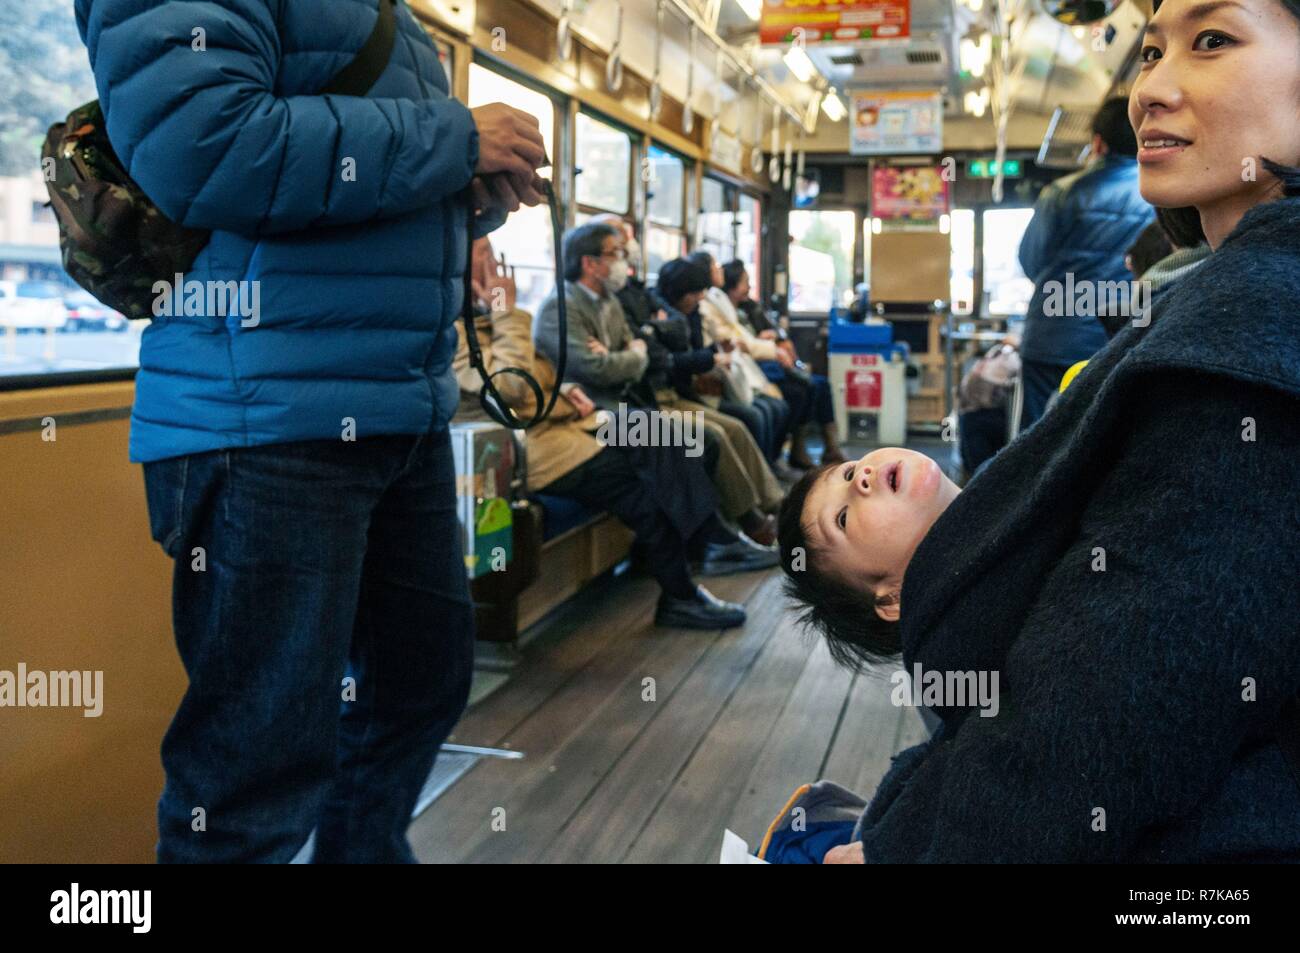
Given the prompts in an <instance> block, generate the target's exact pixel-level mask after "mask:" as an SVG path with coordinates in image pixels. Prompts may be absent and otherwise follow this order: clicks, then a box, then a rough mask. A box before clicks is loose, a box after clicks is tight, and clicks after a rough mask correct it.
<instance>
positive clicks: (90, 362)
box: [0, 3, 147, 381]
mask: <svg viewBox="0 0 1300 953" xmlns="http://www.w3.org/2000/svg"><path fill="white" fill-rule="evenodd" d="M44 7H48V8H49V9H48V10H44V9H43V10H42V12H41V13H39V14H33V15H32V16H30V17H24V20H25V22H26V23H27V25H26V26H20V27H19V29H18V30H16V31H10V32H9V34H8V36H7V41H6V43H5V47H4V48H5V53H6V54H7V57H6V58H7V60H8V61H9V62H8V64H7V67H6V68H5V69H4V70H0V72H4V73H5V74H6V77H7V79H11V80H13V85H12V87H10V86H9V85H8V84H6V90H10V91H11V92H12V95H10V93H9V92H6V94H5V95H4V96H3V97H0V129H3V130H4V134H3V135H0V377H15V376H24V377H25V376H28V375H58V374H64V373H86V372H97V371H123V370H126V371H129V370H130V369H133V368H135V367H136V366H137V365H138V364H139V354H140V334H141V333H142V332H143V331H144V328H145V325H146V324H147V322H145V321H135V322H128V321H127V320H126V318H124V317H123V316H122V315H121V314H119V313H118V312H116V311H114V310H112V309H111V308H107V307H105V306H103V305H101V304H100V303H99V302H98V301H96V300H95V299H94V298H93V297H91V296H90V295H89V294H87V293H86V292H85V291H82V290H81V289H80V288H79V287H77V285H76V283H75V282H73V281H72V279H71V278H69V277H68V275H67V273H66V272H65V271H64V270H63V265H62V257H61V255H60V252H59V229H58V225H57V223H56V221H55V218H54V215H53V213H52V211H51V210H50V209H49V208H47V207H46V203H47V202H48V201H49V193H48V192H47V191H46V188H45V180H44V179H43V178H42V176H41V171H40V166H39V162H40V145H41V141H42V140H43V139H44V138H45V130H46V129H48V128H49V126H50V125H51V124H52V123H55V122H62V121H63V119H64V117H66V116H67V114H68V113H69V112H70V111H71V110H72V109H74V108H75V107H77V106H80V105H81V104H82V103H84V102H86V101H87V100H91V99H94V98H95V96H96V92H95V81H94V78H93V77H92V76H91V73H90V63H89V61H88V60H87V57H86V48H85V46H84V45H82V42H81V37H80V36H79V35H78V34H77V23H76V19H75V18H74V16H73V12H72V5H71V4H67V3H64V4H43V5H42V8H44ZM38 24H39V28H38V26H37V25H38ZM23 77H32V78H33V79H32V80H31V82H28V83H23V82H20V79H21V78H23ZM73 332H76V333H73ZM54 379H55V378H53V377H51V381H53V380H54Z"/></svg>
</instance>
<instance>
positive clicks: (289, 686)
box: [144, 430, 474, 863]
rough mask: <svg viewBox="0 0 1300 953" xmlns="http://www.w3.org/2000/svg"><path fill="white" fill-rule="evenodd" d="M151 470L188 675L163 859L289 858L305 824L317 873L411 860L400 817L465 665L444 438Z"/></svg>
mask: <svg viewBox="0 0 1300 953" xmlns="http://www.w3.org/2000/svg"><path fill="white" fill-rule="evenodd" d="M144 469H145V487H146V491H147V494H148V500H149V517H150V524H151V529H152V533H153V537H154V539H156V540H157V541H158V542H159V543H160V544H162V547H163V549H164V550H165V551H166V552H167V554H168V555H169V556H171V557H172V558H173V559H174V560H175V569H174V576H173V591H172V603H173V604H172V617H173V626H174V628H175V633H176V645H177V648H178V649H179V650H180V656H181V661H182V663H183V664H184V666H185V670H186V673H187V674H188V675H189V687H188V689H187V690H186V692H185V695H184V697H183V699H182V700H181V705H180V709H179V711H177V713H176V716H175V718H174V719H173V721H172V723H171V727H170V728H169V729H168V731H167V734H166V736H165V737H164V739H163V745H162V761H163V767H164V769H165V771H166V784H165V786H164V789H163V793H162V798H161V800H160V802H159V805H158V827H159V843H158V860H159V861H160V862H236V861H264V862H287V861H289V860H290V859H292V858H293V856H294V855H295V854H296V853H297V852H298V850H299V848H301V847H302V846H303V844H304V843H305V842H306V840H307V838H308V836H309V835H310V834H311V832H312V830H313V829H315V830H316V848H315V854H314V857H313V860H314V861H315V862H318V863H321V862H381V863H382V862H401V863H414V862H415V857H414V855H413V853H412V851H411V848H410V844H409V843H408V841H407V839H406V829H407V827H408V825H409V824H410V820H411V812H412V811H413V810H414V808H415V802H416V799H417V797H418V796H419V792H420V790H421V788H422V786H423V784H424V782H425V780H426V778H427V777H428V774H429V771H430V770H431V768H432V766H433V760H434V757H435V755H436V753H437V750H438V747H439V745H441V744H442V742H443V740H444V739H445V738H446V737H447V735H448V733H449V732H450V731H451V728H452V726H453V725H454V724H455V723H456V720H457V719H458V718H459V717H460V714H461V712H462V711H463V710H464V707H465V703H466V700H467V698H468V693H469V683H470V673H471V669H472V664H473V639H474V634H473V609H472V604H471V602H470V599H469V587H468V583H467V580H466V575H465V564H464V561H463V558H462V545H461V536H460V527H459V523H458V521H457V517H456V507H455V473H454V467H453V463H452V453H451V443H450V436H449V434H448V432H447V431H446V430H442V431H438V432H435V433H430V434H423V435H418V436H417V435H409V436H380V437H370V438H363V439H359V440H355V441H344V440H319V441H304V442H300V443H287V444H277V445H270V446H262V447H251V448H237V449H230V450H219V451H213V452H210V453H202V454H195V455H191V456H185V457H176V458H174V459H170V460H161V461H157V462H154V463H148V464H146V465H145V468H144ZM345 676H346V680H345Z"/></svg>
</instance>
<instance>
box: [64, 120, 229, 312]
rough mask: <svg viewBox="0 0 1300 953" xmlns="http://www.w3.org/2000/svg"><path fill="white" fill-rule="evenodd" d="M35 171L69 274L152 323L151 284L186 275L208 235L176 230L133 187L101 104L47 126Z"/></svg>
mask: <svg viewBox="0 0 1300 953" xmlns="http://www.w3.org/2000/svg"><path fill="white" fill-rule="evenodd" d="M49 160H53V161H52V162H51V161H49ZM41 167H42V168H43V169H44V170H45V182H46V185H47V187H48V188H49V192H50V204H51V205H52V206H53V208H54V215H55V217H56V218H57V219H58V221H59V248H60V249H61V251H62V253H63V268H64V270H65V271H66V272H67V273H68V276H69V277H70V278H72V280H73V281H75V282H76V283H77V284H79V285H81V287H83V288H85V289H86V290H87V291H89V292H90V293H91V294H93V295H94V296H95V297H96V298H98V299H99V300H100V301H102V302H103V303H104V304H106V305H108V306H109V307H110V308H115V309H117V310H118V311H121V312H122V313H123V314H124V315H126V316H127V317H128V318H148V317H151V316H152V314H153V310H152V303H153V300H154V298H155V297H156V295H155V294H154V291H153V285H154V282H155V281H158V280H168V281H170V280H171V278H172V276H173V275H175V274H178V273H181V272H185V271H188V270H189V267H190V265H192V264H193V263H194V259H195V258H196V257H197V256H198V253H199V252H200V251H202V249H203V246H204V245H206V244H207V243H208V236H209V234H210V233H209V232H205V231H197V230H195V229H191V228H183V227H181V226H180V225H177V224H176V223H175V222H173V221H171V220H170V219H169V218H167V217H166V216H165V215H163V213H162V212H160V211H158V207H157V206H156V205H154V204H153V202H151V201H150V200H149V197H148V196H147V195H145V194H144V192H143V191H142V190H141V188H140V186H138V185H136V184H135V183H134V182H133V181H131V177H130V176H129V175H127V174H126V170H125V169H124V168H122V163H121V162H120V161H119V160H118V158H117V154H116V153H114V152H113V147H112V145H111V144H110V143H109V141H108V134H107V133H106V132H105V131H104V115H103V113H102V112H101V111H100V108H99V100H93V101H92V102H89V103H86V104H85V105H84V106H79V107H77V108H76V109H74V110H73V111H72V112H71V113H69V114H68V118H67V120H66V121H65V122H60V123H55V124H54V125H53V126H51V127H50V131H49V132H48V133H47V134H46V137H45V145H44V146H43V147H42V149H41ZM51 172H52V173H53V175H52V176H51Z"/></svg>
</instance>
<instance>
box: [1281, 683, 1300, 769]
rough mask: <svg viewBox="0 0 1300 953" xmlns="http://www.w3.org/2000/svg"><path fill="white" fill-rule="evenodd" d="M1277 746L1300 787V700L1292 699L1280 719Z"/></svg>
mask: <svg viewBox="0 0 1300 953" xmlns="http://www.w3.org/2000/svg"><path fill="white" fill-rule="evenodd" d="M1277 745H1278V747H1279V748H1281V749H1282V754H1284V755H1286V760H1287V764H1289V765H1290V766H1291V774H1292V776H1293V777H1294V778H1295V783H1296V784H1297V785H1300V700H1297V699H1292V700H1291V703H1290V704H1288V705H1287V706H1286V707H1285V708H1284V709H1282V717H1281V718H1279V719H1278V731H1277Z"/></svg>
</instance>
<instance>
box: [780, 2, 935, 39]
mask: <svg viewBox="0 0 1300 953" xmlns="http://www.w3.org/2000/svg"><path fill="white" fill-rule="evenodd" d="M910 19H911V3H910V0H763V16H762V19H761V20H760V21H759V39H760V41H761V42H762V43H763V44H764V45H766V46H773V45H778V44H779V45H785V44H789V43H794V42H796V40H797V38H798V34H796V33H795V30H796V29H802V31H803V34H802V38H803V42H804V43H851V42H854V41H857V40H899V39H903V38H905V37H907V36H909V35H910V33H909V28H910Z"/></svg>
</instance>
